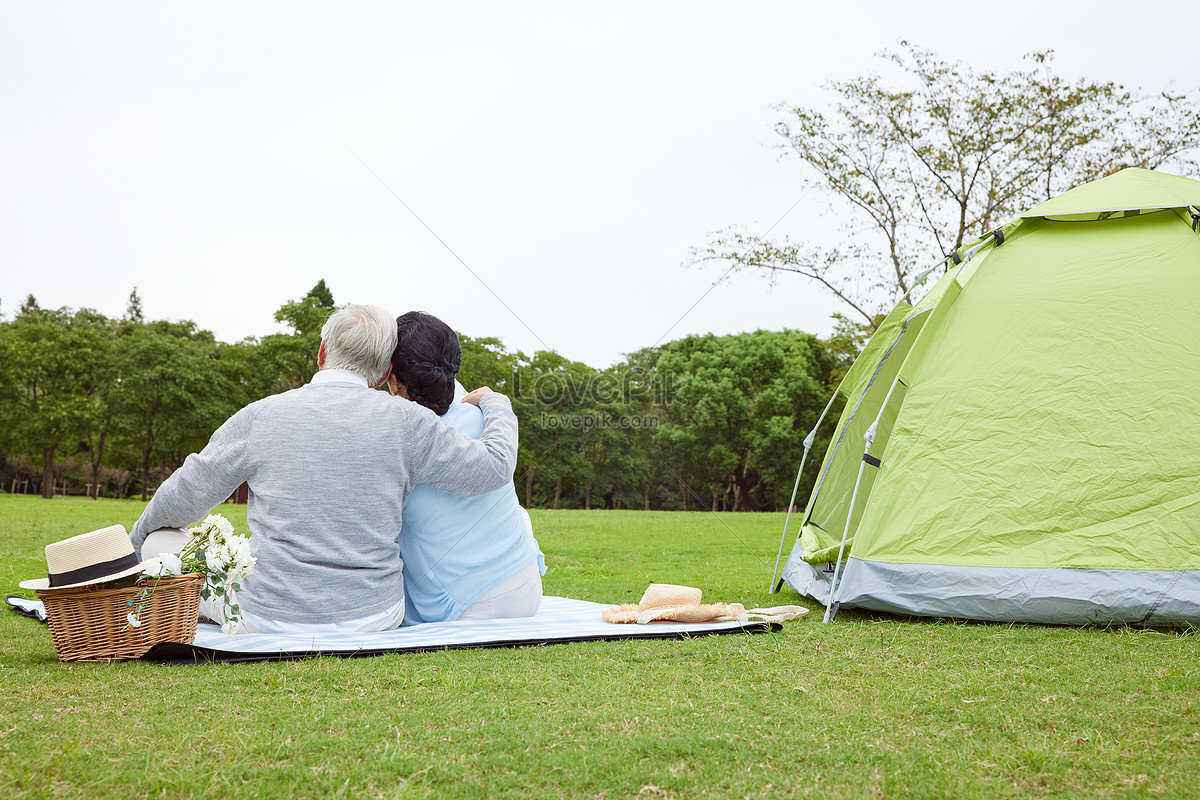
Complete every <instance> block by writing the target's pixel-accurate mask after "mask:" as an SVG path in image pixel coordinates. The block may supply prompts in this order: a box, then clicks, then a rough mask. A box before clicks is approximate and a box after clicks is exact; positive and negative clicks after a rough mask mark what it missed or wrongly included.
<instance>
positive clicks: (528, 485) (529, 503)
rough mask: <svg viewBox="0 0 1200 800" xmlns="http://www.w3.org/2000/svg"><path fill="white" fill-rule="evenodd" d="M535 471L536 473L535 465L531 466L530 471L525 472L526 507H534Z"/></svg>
mask: <svg viewBox="0 0 1200 800" xmlns="http://www.w3.org/2000/svg"><path fill="white" fill-rule="evenodd" d="M533 473H534V468H533V467H530V468H529V471H528V472H526V473H525V507H526V508H532V507H533Z"/></svg>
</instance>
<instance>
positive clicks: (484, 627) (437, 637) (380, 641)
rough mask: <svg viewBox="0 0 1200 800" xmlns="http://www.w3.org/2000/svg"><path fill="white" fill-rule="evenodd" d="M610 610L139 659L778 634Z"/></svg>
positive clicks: (201, 645)
mask: <svg viewBox="0 0 1200 800" xmlns="http://www.w3.org/2000/svg"><path fill="white" fill-rule="evenodd" d="M5 600H6V601H7V602H8V604H9V605H10V606H12V607H13V609H14V610H15V611H18V612H19V613H22V614H24V615H26V616H32V617H35V618H38V619H42V620H43V621H44V619H45V612H44V610H43V609H42V604H41V603H40V602H39V601H37V600H27V599H24V598H20V597H12V596H10V597H6V598H5ZM608 607H609V606H608V604H605V603H591V602H588V601H586V600H572V599H570V598H566V597H545V598H543V600H542V607H541V610H540V611H538V613H537V616H535V617H528V618H525V619H490V620H470V621H468V620H458V621H456V622H433V623H429V624H425V625H413V626H411V627H407V628H399V629H397V630H393V631H383V632H381V633H322V634H286V635H277V634H267V633H242V634H238V635H237V636H227V635H225V634H224V633H222V632H221V629H220V628H219V627H217V626H215V625H198V626H197V627H196V639H195V641H193V642H192V643H191V644H181V643H177V642H163V643H161V644H157V645H155V646H154V647H153V648H151V650H150V652H148V653H146V655H144V656H142V658H144V659H148V660H151V661H164V662H170V663H189V664H190V663H196V662H206V661H275V660H286V659H294V658H307V657H311V656H368V655H380V654H382V653H416V652H421V651H425V650H448V649H452V648H463V647H516V646H521V645H539V644H559V643H563V642H586V641H594V640H599V639H671V638H681V637H689V636H704V635H708V634H715V633H739V632H745V633H757V632H762V631H771V630H779V628H780V627H781V626H780V625H779V624H778V623H766V622H744V623H743V622H702V623H691V624H688V623H681V622H653V623H650V624H649V625H613V624H610V623H608V622H605V621H604V620H603V619H602V618H601V616H600V613H601V612H602V611H603V610H604V609H606V608H608Z"/></svg>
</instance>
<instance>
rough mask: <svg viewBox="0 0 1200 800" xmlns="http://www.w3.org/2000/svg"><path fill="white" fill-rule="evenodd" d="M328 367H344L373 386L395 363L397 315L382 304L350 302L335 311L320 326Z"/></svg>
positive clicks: (326, 367)
mask: <svg viewBox="0 0 1200 800" xmlns="http://www.w3.org/2000/svg"><path fill="white" fill-rule="evenodd" d="M321 341H322V342H324V343H325V367H324V368H325V369H344V370H349V371H350V372H353V373H356V374H358V375H361V376H363V377H364V378H366V379H367V383H369V384H371V385H372V386H374V385H375V384H377V383H379V382H380V380H382V378H383V374H384V373H385V372H386V371H387V368H388V366H389V365H391V363H392V351H393V350H395V349H396V318H395V317H393V316H392V315H391V314H390V313H389V312H387V311H386V310H384V309H382V308H380V307H379V306H368V305H355V304H351V305H348V306H346V307H345V308H343V309H341V310H340V311H335V312H334V313H333V314H332V315H330V317H329V319H327V320H326V321H325V325H324V327H322V328H321Z"/></svg>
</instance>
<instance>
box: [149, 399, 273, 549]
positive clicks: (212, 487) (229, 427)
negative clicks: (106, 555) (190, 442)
mask: <svg viewBox="0 0 1200 800" xmlns="http://www.w3.org/2000/svg"><path fill="white" fill-rule="evenodd" d="M252 418H253V411H252V410H251V409H250V408H244V409H242V410H241V411H239V412H238V413H236V414H234V415H233V416H232V417H230V418H229V419H228V420H226V422H225V424H224V425H222V426H221V427H220V428H218V429H217V431H216V433H214V434H213V435H212V438H211V439H209V440H208V444H207V445H205V447H204V449H203V450H202V451H200V452H199V453H192V454H191V455H190V456H188V457H187V459H186V460H185V461H184V462H183V466H182V467H180V468H179V469H177V470H175V472H173V473H172V474H171V477H169V478H167V479H166V480H165V481H163V484H162V486H160V487H158V490H157V491H155V493H154V497H153V498H152V499H151V500H150V504H149V505H147V506H146V510H145V511H143V512H142V516H141V517H140V518H139V519H138V521H137V523H136V524H135V525H134V526H133V530H132V531H131V532H130V534H129V539H130V541H132V542H133V549H134V551H135V552H138V553H140V552H141V549H142V543H143V542H144V541H146V535H147V534H149V533H150V532H151V531H156V530H158V529H159V528H185V527H187V526H188V525H191V524H192V523H193V522H196V521H197V520H199V519H201V518H202V517H203V516H204V515H205V514H206V513H208V512H209V511H210V510H211V509H212V508H213V506H215V505H217V504H218V503H221V502H223V501H224V500H225V499H226V498H228V497H229V495H231V494H233V490H234V489H236V488H237V487H238V486H240V485H241V483H242V481H244V480H246V479H247V478H248V477H249V476H248V475H247V474H246V473H247V467H246V452H247V449H246V438H247V435H248V432H249V427H250V422H251V420H252Z"/></svg>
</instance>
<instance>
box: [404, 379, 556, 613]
mask: <svg viewBox="0 0 1200 800" xmlns="http://www.w3.org/2000/svg"><path fill="white" fill-rule="evenodd" d="M465 396H466V390H465V389H463V387H462V386H461V385H459V384H457V383H456V384H455V394H454V402H453V403H452V404H451V405H450V409H449V410H448V411H447V412H446V413H445V414H444V415H443V416H442V420H443V421H444V422H446V423H447V424H449V425H450V426H451V427H452V428H454V429H455V430H456V431H458V432H459V433H461V434H463V435H464V436H466V437H468V438H470V439H478V438H479V437H480V436H481V435H482V434H483V413H482V412H481V411H480V410H479V409H478V408H477V407H476V406H473V405H470V404H469V403H462V402H459V401H461V400H462V398H463V397H465ZM397 541H398V542H399V543H400V553H401V555H402V556H403V557H404V590H405V594H404V598H405V599H404V602H405V608H404V624H405V625H414V624H417V623H420V622H449V621H451V620H456V619H458V618H459V616H461V615H462V613H463V612H464V611H466V610H467V608H469V607H470V606H471V604H472V603H474V602H475V601H476V600H478V599H479V598H480V597H482V596H483V595H484V594H485V593H486V592H487V591H488V590H489V589H491V588H492V587H493V586H495V585H496V584H498V583H500V582H501V581H504V580H505V579H507V578H509V577H511V576H512V575H514V574H515V573H516V572H518V571H519V570H521V569H522V568H524V567H526V566H528V565H529V564H530V563H531V562H532V561H533V560H534V559H537V563H538V570H539V571H540V572H541V573H542V574H543V575H544V574H546V563H545V559H544V557H543V556H542V553H541V550H540V548H539V547H538V543H537V540H535V539H534V538H533V533H532V532H531V531H530V530H529V527H528V526H527V525H526V523H525V515H524V514H523V513H522V511H521V506H520V504H519V503H518V502H517V493H516V489H515V488H514V486H513V484H511V483H509V484H508V485H507V486H504V487H503V488H500V489H496V490H495V491H492V492H489V493H487V494H482V495H479V496H477V497H458V496H456V495H453V494H449V493H447V492H440V491H438V490H436V489H431V488H429V487H428V486H416V487H414V488H413V490H412V494H410V495H409V496H408V500H407V501H405V503H404V512H403V525H402V527H401V529H400V536H399V537H398V539H397Z"/></svg>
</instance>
